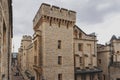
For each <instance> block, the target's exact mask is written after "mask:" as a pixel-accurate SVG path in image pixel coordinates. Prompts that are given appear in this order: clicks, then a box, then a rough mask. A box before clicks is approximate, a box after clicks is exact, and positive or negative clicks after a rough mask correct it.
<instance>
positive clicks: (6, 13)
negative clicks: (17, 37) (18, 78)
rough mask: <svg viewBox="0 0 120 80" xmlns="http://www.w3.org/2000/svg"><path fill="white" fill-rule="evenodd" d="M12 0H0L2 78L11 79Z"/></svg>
mask: <svg viewBox="0 0 120 80" xmlns="http://www.w3.org/2000/svg"><path fill="white" fill-rule="evenodd" d="M11 4H12V1H11V0H0V80H10V79H11V67H10V66H11V43H12V5H11Z"/></svg>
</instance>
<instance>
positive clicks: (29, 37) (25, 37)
mask: <svg viewBox="0 0 120 80" xmlns="http://www.w3.org/2000/svg"><path fill="white" fill-rule="evenodd" d="M22 41H32V37H31V36H29V35H24V36H23V38H22Z"/></svg>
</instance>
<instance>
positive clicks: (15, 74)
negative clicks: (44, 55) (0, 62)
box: [12, 66, 24, 80]
mask: <svg viewBox="0 0 120 80" xmlns="http://www.w3.org/2000/svg"><path fill="white" fill-rule="evenodd" d="M12 80H24V79H23V77H22V75H21V74H20V72H19V70H18V69H17V68H16V66H15V67H12Z"/></svg>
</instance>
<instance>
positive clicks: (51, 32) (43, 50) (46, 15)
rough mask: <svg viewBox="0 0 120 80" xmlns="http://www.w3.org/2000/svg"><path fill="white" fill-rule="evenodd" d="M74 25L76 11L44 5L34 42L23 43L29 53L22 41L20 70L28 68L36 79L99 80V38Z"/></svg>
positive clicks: (40, 9) (36, 21) (19, 56)
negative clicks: (97, 44) (97, 50)
mask: <svg viewBox="0 0 120 80" xmlns="http://www.w3.org/2000/svg"><path fill="white" fill-rule="evenodd" d="M75 22H76V12H75V11H71V10H67V9H64V8H59V7H57V6H50V5H49V4H45V3H43V4H42V5H41V7H40V8H39V10H38V12H37V14H36V16H35V18H34V20H33V29H34V34H33V40H32V41H31V42H30V43H28V40H27V41H26V42H24V44H25V45H24V46H26V47H25V48H26V50H25V49H24V46H23V40H22V43H21V47H20V48H19V54H18V64H19V68H20V69H21V71H23V72H25V71H26V70H27V69H29V71H30V72H31V73H33V74H32V77H31V78H34V77H35V80H98V73H100V72H101V70H100V69H98V68H97V52H96V49H97V48H96V47H97V46H96V42H97V40H96V36H95V35H94V34H89V35H88V34H86V33H84V32H83V31H82V30H81V29H80V28H78V27H77V26H76V25H75ZM26 37H27V36H26ZM26 43H28V44H26ZM78 46H79V47H78ZM26 61H27V62H26ZM22 67H23V68H22ZM23 72H22V73H23Z"/></svg>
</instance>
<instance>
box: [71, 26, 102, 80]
mask: <svg viewBox="0 0 120 80" xmlns="http://www.w3.org/2000/svg"><path fill="white" fill-rule="evenodd" d="M73 44H74V46H73V48H74V51H73V52H74V57H75V80H98V79H99V78H98V75H99V74H100V73H101V72H102V70H100V69H99V68H98V67H97V39H96V36H95V33H92V34H86V33H85V32H83V31H82V30H81V29H80V28H78V27H77V26H74V43H73Z"/></svg>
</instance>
